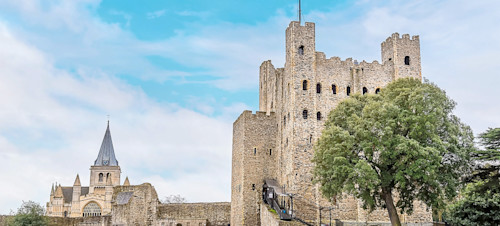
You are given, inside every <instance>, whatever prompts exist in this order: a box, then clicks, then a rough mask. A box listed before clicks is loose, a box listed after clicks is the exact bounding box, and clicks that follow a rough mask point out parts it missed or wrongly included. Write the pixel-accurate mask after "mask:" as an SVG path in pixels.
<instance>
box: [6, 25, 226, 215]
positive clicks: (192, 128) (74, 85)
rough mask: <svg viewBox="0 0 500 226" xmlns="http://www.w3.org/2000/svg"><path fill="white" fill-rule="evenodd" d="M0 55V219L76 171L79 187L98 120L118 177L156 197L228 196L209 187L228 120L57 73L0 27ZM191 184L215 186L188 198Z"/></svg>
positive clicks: (95, 76) (108, 81)
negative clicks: (148, 186)
mask: <svg viewBox="0 0 500 226" xmlns="http://www.w3.org/2000/svg"><path fill="white" fill-rule="evenodd" d="M0 49H2V51H0V81H1V83H0V102H2V105H3V106H4V108H3V110H2V111H0V128H2V130H1V132H0V150H2V151H1V152H0V159H1V160H2V163H1V164H0V172H3V173H2V174H0V181H9V183H8V184H9V186H2V188H1V192H0V200H2V202H1V203H0V213H8V212H9V210H10V209H14V208H16V207H17V206H19V205H20V203H21V200H27V199H33V200H35V201H37V202H40V203H44V202H46V201H47V200H48V194H49V192H50V186H51V183H52V182H55V181H57V182H59V183H61V184H63V185H66V186H70V185H72V183H73V180H74V177H75V176H76V174H77V173H79V174H80V176H81V179H82V183H83V184H88V183H86V181H88V180H89V178H88V175H89V174H88V173H89V172H88V167H89V166H90V165H91V164H92V163H93V161H94V159H95V158H96V156H97V153H98V150H99V146H100V142H101V141H102V137H103V134H104V130H105V119H106V118H105V117H106V116H105V115H106V114H110V115H111V133H112V137H113V141H114V145H115V150H116V155H117V158H118V160H119V162H120V165H121V167H122V170H123V174H122V177H123V178H122V180H123V179H124V177H125V176H126V175H129V176H130V180H131V181H133V183H136V184H137V183H142V182H154V183H158V184H159V185H158V186H159V187H158V188H161V189H158V193H159V194H160V195H163V196H164V195H168V193H166V192H171V191H173V190H174V189H171V187H170V186H173V185H175V190H178V191H184V190H185V191H190V192H192V195H186V196H187V197H188V198H190V199H191V200H196V201H208V200H207V199H210V200H214V199H216V200H226V201H227V200H228V199H229V186H224V187H220V186H219V185H220V183H221V181H220V180H221V179H220V178H229V177H230V172H231V171H230V164H231V163H230V157H229V156H230V152H231V133H232V124H231V121H224V120H218V119H213V118H209V117H207V116H204V115H202V114H199V113H196V112H193V111H191V110H187V109H183V108H180V107H178V106H176V105H172V104H168V103H157V102H154V101H152V100H150V99H148V97H147V96H146V95H145V94H144V93H143V92H142V91H141V90H140V89H138V88H137V87H133V86H130V85H128V84H126V83H124V81H121V80H119V79H116V78H114V77H112V76H109V75H108V74H106V73H103V72H101V73H95V71H93V73H92V75H89V74H88V71H85V70H82V71H78V72H75V73H70V72H68V71H64V70H60V69H57V68H55V67H54V66H53V63H52V62H51V61H49V60H47V56H46V55H45V54H44V53H43V52H41V51H40V50H38V49H37V48H36V47H33V46H30V45H27V44H25V43H23V42H21V41H19V40H18V38H17V37H16V36H15V35H13V34H12V33H11V32H10V30H9V28H8V27H7V26H5V24H4V23H1V22H0ZM32 143H33V144H32ZM200 153H202V154H200ZM200 177H203V178H215V179H213V180H212V181H207V180H206V179H205V180H200V181H206V182H207V183H209V184H208V185H207V187H211V188H212V189H215V190H214V194H213V195H212V196H211V197H208V198H206V199H205V200H204V199H203V197H202V196H198V195H196V194H201V193H202V189H203V188H202V187H196V186H192V184H191V182H192V181H194V180H197V178H200ZM149 179H151V180H152V181H148V180H149ZM210 183H212V184H210ZM226 183H229V182H226ZM162 184H168V185H169V187H170V189H168V190H162V189H163V187H161V185H162ZM217 184H218V185H217Z"/></svg>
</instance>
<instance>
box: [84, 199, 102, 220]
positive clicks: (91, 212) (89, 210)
mask: <svg viewBox="0 0 500 226" xmlns="http://www.w3.org/2000/svg"><path fill="white" fill-rule="evenodd" d="M83 216H84V217H90V216H101V207H100V206H99V205H97V203H95V202H89V204H87V205H86V206H85V207H83Z"/></svg>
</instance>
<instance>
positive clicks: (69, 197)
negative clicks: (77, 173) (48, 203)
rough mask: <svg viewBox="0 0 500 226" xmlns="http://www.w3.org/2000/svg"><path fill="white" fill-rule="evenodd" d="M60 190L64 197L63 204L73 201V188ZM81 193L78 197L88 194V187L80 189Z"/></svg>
mask: <svg viewBox="0 0 500 226" xmlns="http://www.w3.org/2000/svg"><path fill="white" fill-rule="evenodd" d="M61 188H62V194H63V197H64V202H65V203H71V202H72V201H73V189H75V188H73V187H61ZM81 189H82V190H81V193H80V195H82V196H83V195H87V194H88V193H89V187H81Z"/></svg>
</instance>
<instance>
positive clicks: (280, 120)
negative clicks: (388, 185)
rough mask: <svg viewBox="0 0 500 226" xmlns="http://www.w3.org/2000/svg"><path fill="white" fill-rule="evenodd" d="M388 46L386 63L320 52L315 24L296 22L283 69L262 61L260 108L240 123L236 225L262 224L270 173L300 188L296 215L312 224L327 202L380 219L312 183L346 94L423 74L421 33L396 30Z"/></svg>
mask: <svg viewBox="0 0 500 226" xmlns="http://www.w3.org/2000/svg"><path fill="white" fill-rule="evenodd" d="M381 46H382V51H381V52H382V63H379V62H378V61H373V62H371V63H369V62H366V61H361V62H358V61H357V60H353V59H352V58H347V59H346V60H341V59H340V58H339V57H332V58H329V59H327V58H326V57H325V54H324V53H322V52H316V49H315V25H314V23H310V22H306V23H305V24H304V25H301V24H300V22H298V21H292V22H290V24H289V26H288V28H287V29H286V62H285V66H284V67H283V68H275V67H274V66H273V64H272V63H271V61H270V60H267V61H264V62H263V63H262V64H261V66H260V71H259V79H260V82H259V111H260V112H257V113H256V114H255V115H253V114H251V112H250V111H245V112H243V113H242V114H241V115H240V117H239V118H238V119H237V120H236V121H235V122H234V124H233V160H232V163H233V166H232V181H231V183H232V191H231V225H233V224H234V225H259V224H260V221H258V219H259V215H258V212H259V211H262V210H261V209H260V208H259V206H258V203H259V201H262V200H259V199H258V198H255V197H256V196H255V194H254V192H252V191H251V190H250V188H253V186H254V185H255V186H257V187H261V186H262V184H263V181H264V180H268V179H275V180H276V181H277V182H278V184H279V185H280V186H281V187H282V188H283V189H284V191H285V192H286V193H287V194H290V193H291V194H293V203H294V204H293V215H294V217H297V218H300V219H302V220H305V221H308V222H309V223H312V224H318V223H319V218H320V214H321V209H324V208H327V209H328V208H330V207H335V208H334V210H333V211H332V216H333V217H334V218H337V219H342V220H349V221H358V220H360V219H365V220H366V221H372V220H373V221H378V219H375V218H372V217H371V216H368V215H366V214H364V213H363V211H358V210H359V206H358V205H357V200H356V199H354V198H353V197H352V196H348V197H346V198H343V199H341V200H339V201H338V202H336V203H332V202H330V201H329V200H326V199H324V198H323V196H322V194H321V192H320V190H319V185H315V184H313V183H312V179H313V173H312V171H313V169H314V164H313V163H312V162H311V160H312V159H313V156H314V143H315V142H316V141H317V139H318V138H319V137H320V136H321V132H322V130H323V128H324V124H325V122H326V120H327V118H328V114H329V112H330V111H331V110H333V109H334V108H335V107H336V106H337V105H338V104H339V103H340V102H341V101H342V100H344V99H346V98H349V96H350V95H352V94H353V93H360V94H363V95H364V94H377V93H378V92H380V90H381V89H382V88H383V87H385V86H386V85H387V84H389V83H390V82H392V81H394V80H395V79H398V78H401V77H414V78H417V79H421V78H422V75H421V66H420V43H419V38H418V36H413V37H412V38H411V39H410V36H409V35H407V34H405V35H403V36H402V37H400V36H399V34H397V33H395V34H393V35H392V36H391V37H389V38H388V39H387V40H386V41H384V42H383V43H382V44H381ZM273 117H274V119H273ZM269 131H275V132H272V133H267V132H269ZM266 133H267V134H266ZM264 134H265V135H264ZM273 141H275V144H274V145H272V144H269V143H270V142H273ZM271 147H272V148H273V150H274V151H273V152H272V153H273V155H272V156H271V155H269V156H268V157H259V156H258V155H259V153H262V152H261V151H259V150H261V149H262V148H264V150H265V148H271ZM252 150H254V151H252ZM255 150H257V151H255ZM255 153H257V154H255ZM270 153H271V152H270ZM268 172H273V173H268ZM259 181H260V184H259ZM256 183H257V184H256ZM250 185H252V186H250ZM261 199H262V198H261ZM283 204H284V205H286V203H283ZM419 217H420V216H419ZM428 217H429V215H425V216H424V218H425V219H427V218H428ZM417 218H418V217H417ZM424 218H422V219H424Z"/></svg>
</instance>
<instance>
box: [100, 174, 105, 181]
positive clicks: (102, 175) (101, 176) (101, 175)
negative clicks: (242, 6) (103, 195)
mask: <svg viewBox="0 0 500 226" xmlns="http://www.w3.org/2000/svg"><path fill="white" fill-rule="evenodd" d="M103 177H104V174H102V173H99V182H102V178H103Z"/></svg>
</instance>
